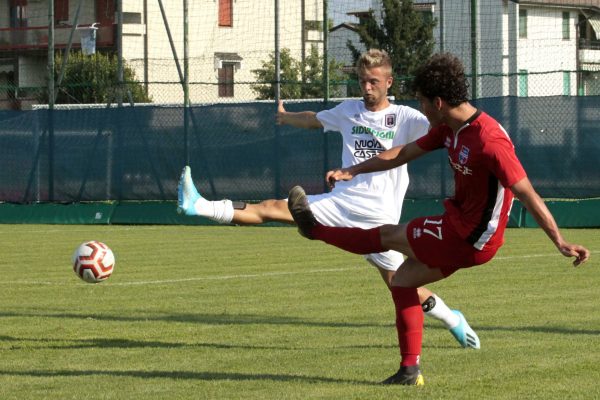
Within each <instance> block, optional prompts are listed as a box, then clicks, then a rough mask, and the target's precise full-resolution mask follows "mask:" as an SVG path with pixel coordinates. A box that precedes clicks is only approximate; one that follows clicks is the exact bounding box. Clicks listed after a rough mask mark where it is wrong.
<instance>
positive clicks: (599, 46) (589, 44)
mask: <svg viewBox="0 0 600 400" xmlns="http://www.w3.org/2000/svg"><path fill="white" fill-rule="evenodd" d="M579 48H580V49H582V50H583V49H586V50H600V40H591V39H579Z"/></svg>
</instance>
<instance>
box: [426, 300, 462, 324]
mask: <svg viewBox="0 0 600 400" xmlns="http://www.w3.org/2000/svg"><path fill="white" fill-rule="evenodd" d="M433 298H434V299H435V306H434V307H433V308H432V309H431V310H429V311H427V312H426V313H425V315H428V316H430V317H432V318H435V319H437V320H439V321H441V322H442V323H443V324H444V325H446V328H448V329H452V328H455V327H457V326H458V324H460V318H459V316H458V315H456V314H454V313H453V312H452V310H451V309H450V308H448V306H447V305H446V303H444V300H442V299H440V298H439V297H438V296H437V295H435V294H434V295H433Z"/></svg>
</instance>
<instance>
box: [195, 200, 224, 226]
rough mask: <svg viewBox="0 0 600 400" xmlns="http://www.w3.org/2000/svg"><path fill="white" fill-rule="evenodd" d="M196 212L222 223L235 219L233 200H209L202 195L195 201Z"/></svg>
mask: <svg viewBox="0 0 600 400" xmlns="http://www.w3.org/2000/svg"><path fill="white" fill-rule="evenodd" d="M194 210H196V214H198V215H200V216H202V217H206V218H209V219H212V220H213V221H216V222H218V223H220V224H228V223H230V222H231V220H232V219H233V203H232V202H231V200H227V199H225V200H220V201H209V200H206V199H205V198H204V197H200V198H199V199H198V200H196V202H195V203H194Z"/></svg>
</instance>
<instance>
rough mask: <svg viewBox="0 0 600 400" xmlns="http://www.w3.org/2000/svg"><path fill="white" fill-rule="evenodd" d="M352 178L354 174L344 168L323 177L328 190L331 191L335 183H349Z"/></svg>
mask: <svg viewBox="0 0 600 400" xmlns="http://www.w3.org/2000/svg"><path fill="white" fill-rule="evenodd" d="M352 178H354V174H352V172H350V170H349V169H344V168H338V169H334V170H332V171H329V172H327V175H325V181H326V182H327V186H329V189H333V188H334V187H335V183H336V182H337V181H349V180H350V179H352Z"/></svg>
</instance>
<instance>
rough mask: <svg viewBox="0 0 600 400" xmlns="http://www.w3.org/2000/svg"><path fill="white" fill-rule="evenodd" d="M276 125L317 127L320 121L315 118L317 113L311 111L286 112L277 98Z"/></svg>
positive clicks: (320, 126)
mask: <svg viewBox="0 0 600 400" xmlns="http://www.w3.org/2000/svg"><path fill="white" fill-rule="evenodd" d="M275 122H276V123H277V125H291V126H294V127H296V128H305V129H318V128H322V127H323V125H322V124H321V121H319V120H318V119H317V113H315V112H313V111H300V112H288V111H286V110H285V107H284V106H283V101H282V100H279V104H278V106H277V114H275Z"/></svg>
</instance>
